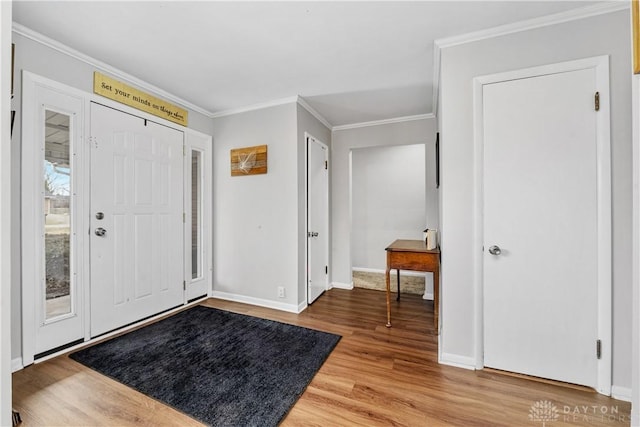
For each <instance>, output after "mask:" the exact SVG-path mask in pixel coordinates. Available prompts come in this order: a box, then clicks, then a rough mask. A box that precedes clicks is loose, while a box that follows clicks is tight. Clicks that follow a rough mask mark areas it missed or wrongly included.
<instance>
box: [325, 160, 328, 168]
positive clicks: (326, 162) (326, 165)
mask: <svg viewBox="0 0 640 427" xmlns="http://www.w3.org/2000/svg"><path fill="white" fill-rule="evenodd" d="M324 168H325V169H329V162H328V161H327V160H325V161H324Z"/></svg>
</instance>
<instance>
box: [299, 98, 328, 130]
mask: <svg viewBox="0 0 640 427" xmlns="http://www.w3.org/2000/svg"><path fill="white" fill-rule="evenodd" d="M297 103H298V104H300V106H301V107H302V108H304V109H305V110H307V111H308V112H309V114H311V115H312V116H313V117H315V118H316V119H318V121H319V122H320V123H322V124H323V125H324V126H325V127H326V128H327V129H329V130H331V129H333V126H332V125H331V123H329V122H328V121H327V119H325V118H324V116H322V114H320V113H318V111H316V109H315V108H313V107H312V106H311V105H309V103H307V101H306V100H305V99H304V98H303V97H301V96H300V95H298V100H297Z"/></svg>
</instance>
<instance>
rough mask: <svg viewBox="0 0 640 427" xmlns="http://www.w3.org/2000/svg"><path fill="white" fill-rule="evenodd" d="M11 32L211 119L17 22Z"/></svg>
mask: <svg viewBox="0 0 640 427" xmlns="http://www.w3.org/2000/svg"><path fill="white" fill-rule="evenodd" d="M12 30H13V32H14V33H16V34H20V35H21V36H23V37H26V38H28V39H30V40H33V41H35V42H37V43H40V44H42V45H44V46H47V47H49V48H51V49H53V50H56V51H58V52H60V53H62V54H64V55H67V56H70V57H72V58H74V59H77V60H78V61H81V62H84V63H85V64H88V65H90V66H92V67H95V68H97V69H100V70H101V71H104V72H106V73H108V74H110V75H111V76H113V77H116V78H118V79H120V80H124V81H126V82H127V83H131V84H133V85H134V86H137V87H138V88H140V89H143V90H145V91H148V92H152V93H154V94H155V95H158V96H160V97H161V98H164V99H167V100H169V101H171V102H175V103H176V104H180V105H182V106H183V107H186V108H188V109H189V110H192V111H195V112H197V113H200V114H203V115H205V116H207V117H211V114H212V113H211V112H210V111H207V110H205V109H204V108H202V107H199V106H197V105H195V104H193V103H191V102H189V101H187V100H185V99H183V98H180V97H179V96H177V95H174V94H172V93H169V92H167V91H165V90H163V89H160V88H159V87H157V86H154V85H152V84H150V83H147V82H145V81H143V80H140V79H139V78H137V77H134V76H132V75H131V74H129V73H126V72H124V71H122V70H119V69H117V68H115V67H112V66H111V65H109V64H106V63H104V62H102V61H100V60H98V59H95V58H93V57H91V56H89V55H85V54H84V53H82V52H79V51H77V50H75V49H73V48H71V47H69V46H67V45H65V44H62V43H60V42H59V41H56V40H53V39H52V38H49V37H47V36H45V35H44V34H40V33H38V32H36V31H34V30H32V29H30V28H27V27H25V26H24V25H21V24H18V23H17V22H13V26H12Z"/></svg>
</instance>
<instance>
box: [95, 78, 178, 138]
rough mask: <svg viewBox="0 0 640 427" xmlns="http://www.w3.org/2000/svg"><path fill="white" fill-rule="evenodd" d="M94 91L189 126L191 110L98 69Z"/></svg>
mask: <svg viewBox="0 0 640 427" xmlns="http://www.w3.org/2000/svg"><path fill="white" fill-rule="evenodd" d="M93 93H96V94H98V95H102V96H104V97H105V98H109V99H112V100H114V101H117V102H120V103H121V104H125V105H128V106H130V107H133V108H137V109H138V110H141V111H144V112H146V113H149V114H153V115H154V116H158V117H162V118H163V119H166V120H169V121H172V122H174V123H177V124H179V125H182V126H187V120H188V114H189V112H188V111H187V110H185V109H184V108H180V107H178V106H177V105H173V104H171V103H169V102H167V101H163V100H162V99H160V98H156V97H155V96H153V95H149V94H148V93H145V92H142V91H141V90H138V89H136V88H134V87H131V86H129V85H127V84H125V83H122V82H120V81H118V80H115V79H112V78H111V77H108V76H105V75H104V74H102V73H99V72H98V71H95V72H94V73H93Z"/></svg>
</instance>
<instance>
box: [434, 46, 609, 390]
mask: <svg viewBox="0 0 640 427" xmlns="http://www.w3.org/2000/svg"><path fill="white" fill-rule="evenodd" d="M583 69H595V72H596V86H597V87H598V91H599V95H600V110H599V113H598V115H597V119H596V126H597V131H596V133H597V136H596V138H597V165H596V168H597V198H598V205H597V224H598V226H597V227H598V230H597V236H596V242H597V243H596V244H597V247H598V255H597V258H598V261H597V264H598V265H597V270H598V278H597V282H598V285H597V286H598V336H599V337H600V339H601V340H602V356H601V358H600V359H599V360H598V363H597V366H598V368H597V369H598V373H597V388H596V389H597V391H598V392H599V393H601V394H605V395H610V394H611V364H612V356H611V350H612V346H611V338H612V337H611V334H612V333H611V325H612V308H611V301H612V288H611V268H612V267H611V254H612V252H611V251H612V249H611V239H612V232H611V142H610V110H609V56H608V55H603V56H598V57H592V58H585V59H580V60H576V61H568V62H562V63H557V64H550V65H544V66H540V67H533V68H526V69H522V70H516V71H510V72H505V73H498V74H492V75H487V76H480V77H476V78H475V79H474V80H473V90H474V97H473V109H474V182H475V185H474V212H473V216H474V230H475V231H474V236H473V241H474V248H473V262H474V271H473V276H474V308H475V314H474V324H475V328H474V341H475V346H474V347H475V357H474V358H475V361H476V369H482V368H484V360H483V353H484V345H483V333H484V329H483V328H484V325H483V319H484V313H483V310H484V309H483V292H484V283H483V259H484V258H483V251H482V246H483V243H484V230H483V227H484V225H483V224H484V214H483V187H484V182H483V176H484V159H483V155H482V153H483V151H484V129H483V98H482V88H483V86H484V85H488V84H493V83H498V82H503V81H508V80H514V79H523V78H530V77H537V76H544V75H548V74H555V73H562V72H568V71H576V70H583ZM443 321H444V319H443Z"/></svg>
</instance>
